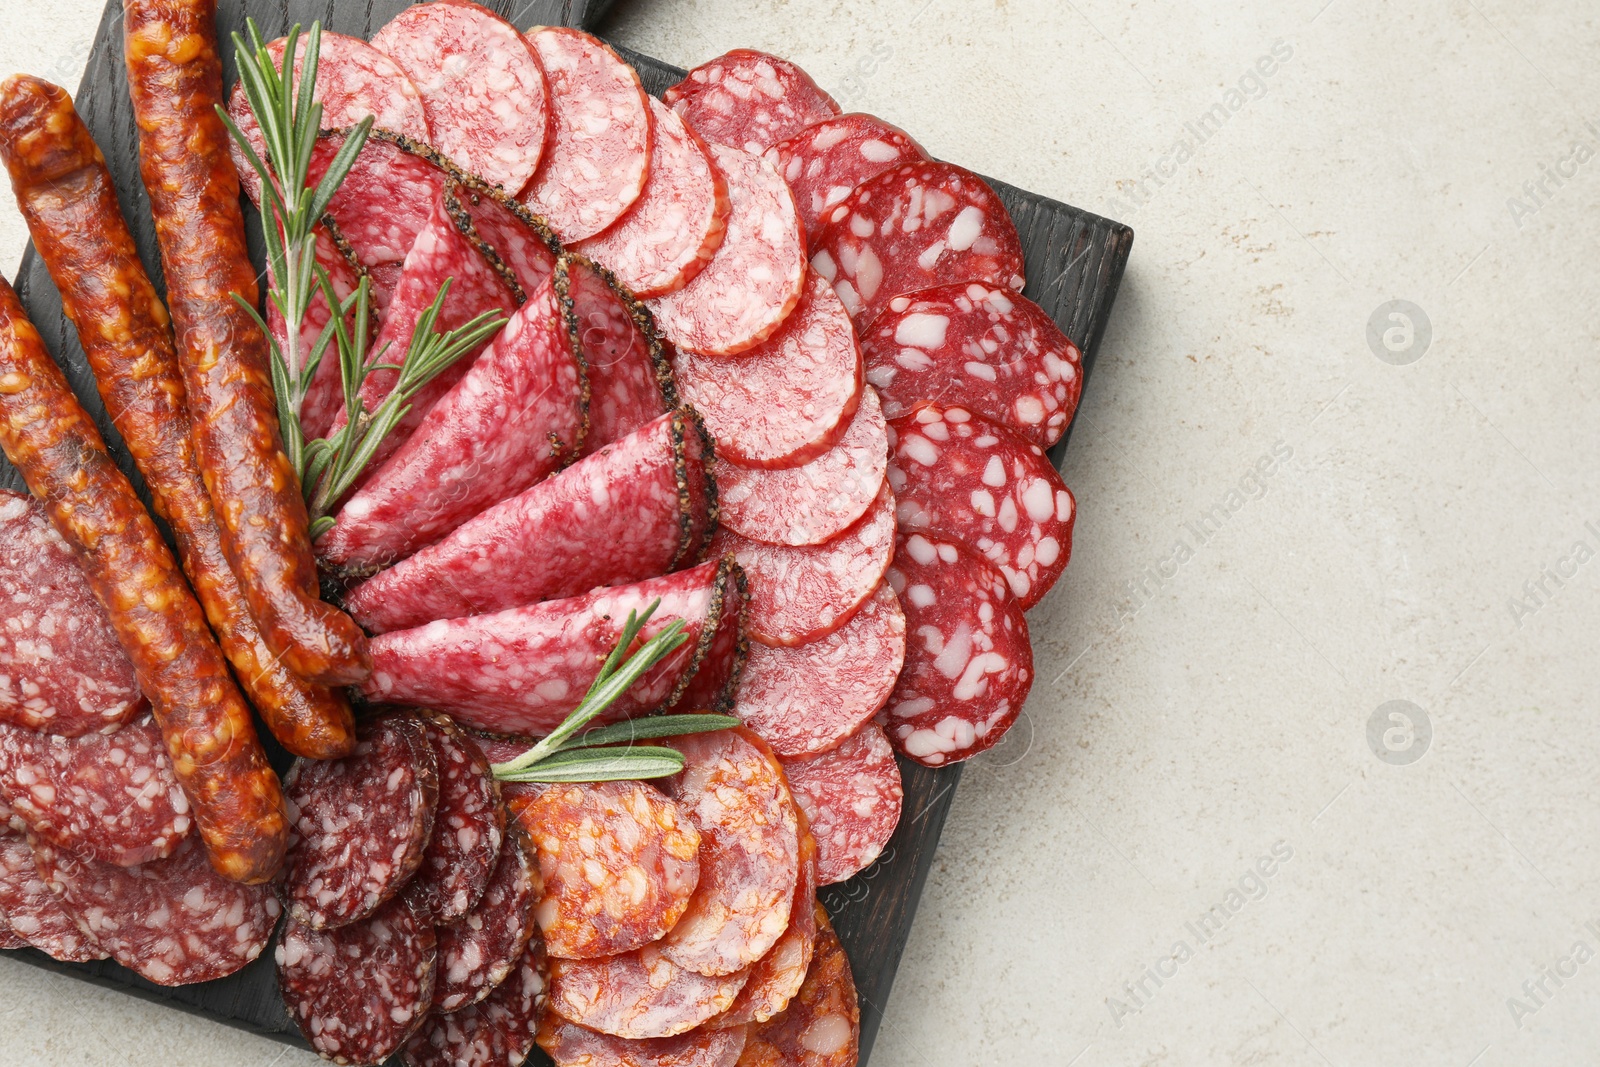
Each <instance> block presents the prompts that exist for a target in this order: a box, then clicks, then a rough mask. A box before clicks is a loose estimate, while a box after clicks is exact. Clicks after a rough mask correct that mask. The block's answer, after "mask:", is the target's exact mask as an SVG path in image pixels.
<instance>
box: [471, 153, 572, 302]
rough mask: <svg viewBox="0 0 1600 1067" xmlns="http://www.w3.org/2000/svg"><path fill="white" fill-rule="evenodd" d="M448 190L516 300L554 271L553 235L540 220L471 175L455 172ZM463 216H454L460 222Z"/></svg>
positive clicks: (529, 291)
mask: <svg viewBox="0 0 1600 1067" xmlns="http://www.w3.org/2000/svg"><path fill="white" fill-rule="evenodd" d="M458 178H459V182H458V184H456V185H455V186H454V187H452V189H451V192H452V194H453V195H454V196H455V199H456V201H457V202H458V203H459V204H460V205H461V207H462V209H463V211H464V212H465V219H466V221H467V222H470V223H471V224H472V236H473V237H475V238H476V239H477V240H478V241H481V242H482V247H483V248H484V249H485V250H487V251H488V252H490V253H493V254H492V256H491V257H490V258H491V261H492V260H498V261H499V262H500V265H501V266H502V267H503V268H504V274H505V276H506V278H507V280H508V281H509V282H511V283H512V290H513V292H515V293H516V295H517V303H518V304H522V303H524V302H526V301H527V299H528V297H529V295H530V294H533V293H537V292H538V291H539V289H540V287H541V286H543V285H544V283H545V282H546V281H547V280H549V278H550V276H551V275H552V274H554V273H555V270H556V252H557V251H559V246H558V245H557V244H556V237H555V234H553V233H551V232H550V227H549V226H547V225H546V224H545V222H544V220H543V219H541V218H539V217H538V216H536V215H534V214H533V213H532V212H530V211H529V210H528V209H527V207H526V206H524V205H523V204H522V203H521V202H519V201H517V200H514V199H512V198H511V197H509V196H507V195H506V194H505V192H504V191H503V190H501V189H498V188H495V187H493V186H490V185H486V184H484V183H483V182H482V181H481V180H479V179H475V178H473V177H472V176H471V175H458ZM462 218H463V216H461V215H458V216H456V222H457V224H458V225H460V224H461V221H462Z"/></svg>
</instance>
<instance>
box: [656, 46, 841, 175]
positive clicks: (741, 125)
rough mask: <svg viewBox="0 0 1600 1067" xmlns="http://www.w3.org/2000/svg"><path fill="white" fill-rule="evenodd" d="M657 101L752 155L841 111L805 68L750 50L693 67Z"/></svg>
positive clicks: (707, 136)
mask: <svg viewBox="0 0 1600 1067" xmlns="http://www.w3.org/2000/svg"><path fill="white" fill-rule="evenodd" d="M661 99H662V100H664V101H666V103H667V105H668V106H669V107H671V108H672V109H673V110H674V111H676V112H677V113H678V114H680V115H682V116H683V117H684V118H686V119H688V120H689V124H690V125H691V126H693V127H694V128H695V129H696V130H697V131H698V132H699V134H700V136H702V137H704V138H705V139H706V140H708V141H712V142H715V143H716V144H724V145H732V146H733V147H735V148H742V149H744V150H745V151H746V152H755V153H760V152H762V151H764V150H766V149H767V148H769V147H771V146H772V145H775V144H777V143H778V142H779V141H781V140H783V139H784V138H786V137H792V136H793V135H795V134H796V133H799V132H800V131H801V130H802V129H804V128H805V127H807V126H809V125H811V124H812V123H813V122H819V121H821V120H822V119H826V118H831V117H832V116H834V115H837V114H838V113H839V105H838V104H836V103H834V102H833V98H832V97H830V96H829V95H828V94H827V93H825V92H823V91H822V90H821V89H819V88H817V83H816V82H814V81H812V80H811V78H810V76H809V75H807V74H806V72H805V71H803V70H801V69H800V68H799V67H797V66H795V65H794V64H793V63H791V62H789V61H788V60H787V59H779V58H778V57H777V56H772V55H767V54H766V53H765V52H756V51H753V50H751V49H748V48H736V49H734V50H733V51H731V52H728V53H727V54H725V55H721V56H718V57H717V58H716V59H713V60H712V61H711V62H709V63H705V64H702V65H701V66H698V67H696V68H695V69H694V70H691V71H690V72H689V73H688V74H687V75H686V76H685V77H684V79H683V80H682V81H681V82H679V83H678V84H677V85H674V86H672V87H671V88H670V89H668V90H667V91H666V92H665V93H663V94H662V95H661Z"/></svg>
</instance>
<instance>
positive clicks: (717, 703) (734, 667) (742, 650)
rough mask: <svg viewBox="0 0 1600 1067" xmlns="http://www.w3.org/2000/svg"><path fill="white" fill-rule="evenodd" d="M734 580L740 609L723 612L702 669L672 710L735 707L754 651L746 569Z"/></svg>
mask: <svg viewBox="0 0 1600 1067" xmlns="http://www.w3.org/2000/svg"><path fill="white" fill-rule="evenodd" d="M733 581H734V586H735V588H736V592H737V597H738V602H739V610H738V611H724V612H723V613H722V618H721V620H720V621H719V622H718V623H717V632H716V635H715V636H713V637H712V639H711V643H710V645H708V646H707V648H706V656H705V659H704V660H702V661H701V663H700V669H699V670H697V671H695V672H694V677H693V678H691V679H689V685H688V687H687V688H685V689H684V691H683V693H682V694H681V695H679V697H678V699H677V700H676V701H675V702H674V703H673V705H672V707H670V708H668V709H667V710H668V711H684V712H691V711H692V712H714V713H716V714H726V713H728V712H731V711H732V710H733V701H734V694H736V693H737V692H738V691H739V682H740V679H741V678H743V676H744V664H745V659H746V658H747V657H748V656H749V654H750V642H749V640H748V638H747V637H746V636H745V626H744V605H746V604H748V603H749V602H750V588H749V585H748V583H747V582H746V581H745V577H744V571H742V570H739V571H735V572H734V573H733Z"/></svg>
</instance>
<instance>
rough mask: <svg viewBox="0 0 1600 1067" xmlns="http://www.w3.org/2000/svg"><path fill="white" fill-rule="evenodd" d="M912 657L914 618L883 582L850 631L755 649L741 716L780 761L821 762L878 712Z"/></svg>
mask: <svg viewBox="0 0 1600 1067" xmlns="http://www.w3.org/2000/svg"><path fill="white" fill-rule="evenodd" d="M905 658H906V617H905V614H904V613H903V612H902V611H901V610H900V599H899V598H898V597H896V596H895V595H894V590H893V589H891V588H889V585H888V583H887V582H880V583H879V585H878V588H877V589H876V590H874V592H873V594H872V596H871V597H869V598H868V600H867V602H866V603H865V604H863V605H862V606H861V610H860V611H858V612H856V613H855V615H854V617H852V618H851V620H850V621H849V622H847V623H845V625H844V627H843V628H842V629H839V630H835V631H834V632H833V633H831V634H828V635H827V636H826V637H821V638H818V639H817V640H815V641H811V642H809V643H807V644H804V645H799V646H797V647H795V648H773V647H770V646H768V645H762V644H756V645H754V646H752V647H751V649H750V659H749V662H747V663H746V664H745V669H744V681H743V682H742V683H741V684H740V686H739V699H738V703H737V704H736V705H735V706H734V714H736V715H738V716H739V718H741V719H743V720H744V723H745V725H746V726H748V727H750V729H752V730H754V731H755V732H756V733H757V734H759V735H761V739H762V740H763V741H765V742H766V743H767V744H769V745H771V746H772V750H773V751H774V752H776V753H777V754H778V755H780V756H783V757H786V758H793V757H805V756H814V755H816V754H817V753H820V752H826V751H828V750H829V749H832V748H836V747H838V746H839V744H840V743H841V742H843V741H844V740H845V738H847V737H849V736H850V735H851V734H853V733H855V732H856V731H857V730H858V729H860V728H861V726H862V724H863V723H865V722H867V721H868V720H869V719H871V718H872V716H873V715H875V714H877V712H878V709H879V708H881V707H883V702H884V701H885V700H887V699H889V693H890V692H891V691H892V690H893V689H894V683H895V679H897V678H899V677H900V667H901V665H902V664H904V663H905Z"/></svg>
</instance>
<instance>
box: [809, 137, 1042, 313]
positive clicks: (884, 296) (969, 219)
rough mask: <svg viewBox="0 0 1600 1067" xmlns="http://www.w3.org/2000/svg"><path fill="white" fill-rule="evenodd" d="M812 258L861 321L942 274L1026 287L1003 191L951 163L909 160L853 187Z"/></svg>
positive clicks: (946, 278)
mask: <svg viewBox="0 0 1600 1067" xmlns="http://www.w3.org/2000/svg"><path fill="white" fill-rule="evenodd" d="M812 249H813V251H812V255H811V265H812V266H813V267H815V268H816V269H817V271H818V272H819V273H820V274H821V275H822V276H823V277H825V278H827V279H828V281H830V282H832V283H833V288H834V291H835V292H837V293H838V294H839V299H841V300H843V301H844V306H845V307H846V308H847V309H848V310H849V312H850V317H851V318H852V319H854V320H855V324H856V328H857V329H859V330H865V329H866V328H867V327H869V326H870V325H871V324H872V321H873V319H875V318H876V317H877V315H878V312H880V311H882V310H883V309H884V308H885V307H887V306H888V304H889V301H891V300H893V299H894V298H895V297H897V296H904V295H906V294H907V293H911V292H915V291H916V290H918V289H926V288H928V287H929V286H932V285H940V284H943V283H945V282H968V281H977V282H993V283H994V284H995V285H999V286H1004V287H1005V288H1007V289H1015V290H1018V291H1020V290H1021V289H1022V284H1023V273H1022V242H1021V240H1020V239H1019V238H1018V237H1017V228H1016V226H1015V225H1014V224H1013V223H1012V221H1011V215H1010V214H1009V213H1008V212H1007V211H1006V207H1005V205H1004V204H1002V203H1001V202H1000V198H999V197H997V196H995V194H994V190H993V189H990V188H989V186H988V185H986V184H984V181H983V179H982V178H980V177H978V176H977V175H976V174H973V173H972V172H971V171H968V170H962V169H961V168H960V167H957V166H954V165H953V164H950V163H905V164H902V165H900V166H898V167H895V168H893V169H892V170H886V171H884V172H883V173H882V174H880V175H878V176H877V177H876V178H873V179H872V180H871V181H867V182H863V183H862V184H860V185H858V186H856V188H855V190H854V191H853V192H851V194H850V195H849V196H847V197H845V198H844V199H843V200H841V201H840V202H839V203H837V204H835V205H834V206H833V207H832V208H830V209H829V210H828V211H827V213H826V214H824V216H823V224H822V229H821V231H820V232H819V233H818V234H817V235H816V237H815V239H814V240H813V241H812Z"/></svg>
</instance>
